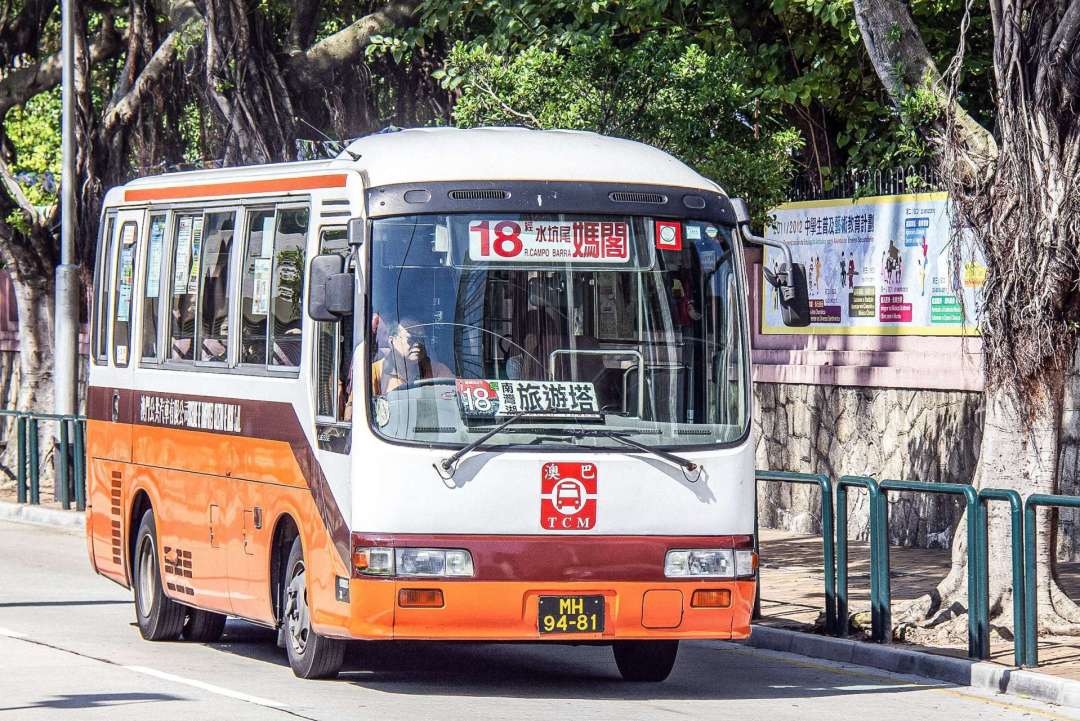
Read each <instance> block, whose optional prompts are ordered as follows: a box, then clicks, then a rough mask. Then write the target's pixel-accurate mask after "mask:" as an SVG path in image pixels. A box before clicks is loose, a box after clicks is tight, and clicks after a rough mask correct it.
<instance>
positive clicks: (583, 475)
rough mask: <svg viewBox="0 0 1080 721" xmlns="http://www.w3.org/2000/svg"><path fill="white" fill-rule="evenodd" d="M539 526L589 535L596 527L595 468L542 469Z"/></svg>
mask: <svg viewBox="0 0 1080 721" xmlns="http://www.w3.org/2000/svg"><path fill="white" fill-rule="evenodd" d="M540 526H541V528H543V529H544V530H547V531H590V530H592V529H593V528H594V527H595V526H596V466H595V465H594V464H592V463H545V464H544V466H543V468H541V469H540Z"/></svg>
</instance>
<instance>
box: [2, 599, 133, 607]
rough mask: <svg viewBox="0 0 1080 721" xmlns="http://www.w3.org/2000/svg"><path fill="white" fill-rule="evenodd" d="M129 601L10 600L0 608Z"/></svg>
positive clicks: (124, 604)
mask: <svg viewBox="0 0 1080 721" xmlns="http://www.w3.org/2000/svg"><path fill="white" fill-rule="evenodd" d="M131 603H132V602H131V601H119V600H117V601H12V602H10V603H0V608H42V607H49V606H130V605H131Z"/></svg>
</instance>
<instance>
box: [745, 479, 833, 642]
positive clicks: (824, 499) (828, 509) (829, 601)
mask: <svg viewBox="0 0 1080 721" xmlns="http://www.w3.org/2000/svg"><path fill="white" fill-rule="evenodd" d="M755 476H756V480H757V481H759V482H760V481H775V482H780V483H802V484H807V485H812V486H817V487H818V488H819V489H820V490H821V557H822V558H821V560H822V566H823V568H824V569H825V632H826V633H830V634H835V633H836V625H837V615H836V573H835V569H836V554H835V549H834V546H833V501H832V496H833V494H832V484H831V483H830V482H829V477H828V476H826V475H825V474H822V473H788V472H785V471H757V472H756V474H755ZM755 526H756V524H755ZM754 531H755V533H754V542H755V543H756V542H757V528H756V527H755V529H754Z"/></svg>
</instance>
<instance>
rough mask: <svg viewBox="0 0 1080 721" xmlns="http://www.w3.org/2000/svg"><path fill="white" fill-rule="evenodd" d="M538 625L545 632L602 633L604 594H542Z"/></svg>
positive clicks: (541, 631) (542, 632)
mask: <svg viewBox="0 0 1080 721" xmlns="http://www.w3.org/2000/svg"><path fill="white" fill-rule="evenodd" d="M537 627H538V628H539V629H540V633H541V634H545V633H601V632H603V630H604V597H603V596H541V597H540V614H539V619H538V620H537Z"/></svg>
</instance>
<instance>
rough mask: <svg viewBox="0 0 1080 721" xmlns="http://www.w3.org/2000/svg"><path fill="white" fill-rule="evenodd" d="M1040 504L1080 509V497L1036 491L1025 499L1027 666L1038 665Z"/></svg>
mask: <svg viewBox="0 0 1080 721" xmlns="http://www.w3.org/2000/svg"><path fill="white" fill-rule="evenodd" d="M1039 506H1055V507H1057V508H1080V497H1077V496H1053V495H1049V494H1044V493H1033V494H1032V495H1030V496H1028V497H1027V500H1025V501H1024V615H1025V622H1024V635H1025V637H1026V639H1025V640H1026V642H1027V643H1026V647H1027V651H1026V653H1025V654H1024V665H1025V666H1038V665H1039V601H1038V597H1037V596H1036V593H1035V591H1036V587H1037V586H1038V581H1039V579H1038V561H1037V559H1036V552H1037V551H1038V548H1037V542H1038V534H1037V533H1036V532H1037V531H1038V528H1037V526H1036V524H1037V521H1036V519H1035V509H1036V508H1037V507H1039Z"/></svg>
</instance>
